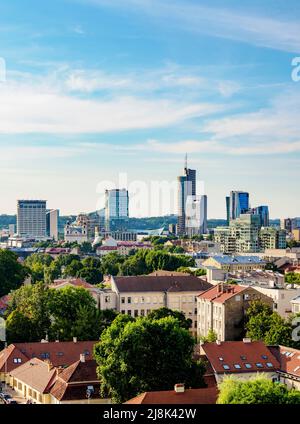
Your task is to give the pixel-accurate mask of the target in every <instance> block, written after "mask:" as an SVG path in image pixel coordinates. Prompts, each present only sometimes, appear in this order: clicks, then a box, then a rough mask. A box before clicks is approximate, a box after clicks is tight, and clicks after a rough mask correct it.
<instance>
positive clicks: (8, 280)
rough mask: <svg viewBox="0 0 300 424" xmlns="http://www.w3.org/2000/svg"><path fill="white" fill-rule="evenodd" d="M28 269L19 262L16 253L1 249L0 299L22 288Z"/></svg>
mask: <svg viewBox="0 0 300 424" xmlns="http://www.w3.org/2000/svg"><path fill="white" fill-rule="evenodd" d="M27 275H28V269H27V268H26V267H24V266H23V265H21V264H20V263H19V262H18V257H17V255H16V254H15V253H13V252H10V251H9V250H6V249H4V250H3V249H0V297H2V296H4V295H6V294H8V293H10V291H11V290H15V289H17V288H19V287H20V286H21V284H22V283H23V281H24V280H25V278H26V277H27Z"/></svg>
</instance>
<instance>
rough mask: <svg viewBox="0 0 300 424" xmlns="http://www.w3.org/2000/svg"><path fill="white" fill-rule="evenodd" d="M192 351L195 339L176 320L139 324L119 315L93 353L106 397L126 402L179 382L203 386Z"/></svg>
mask: <svg viewBox="0 0 300 424" xmlns="http://www.w3.org/2000/svg"><path fill="white" fill-rule="evenodd" d="M193 347H194V340H193V338H192V336H191V335H190V334H189V332H188V331H187V330H186V329H184V328H183V327H182V326H181V325H180V322H179V320H178V319H176V318H174V317H172V316H168V317H165V318H161V319H158V320H156V319H151V317H150V319H149V318H148V317H147V318H138V319H136V320H134V318H131V317H130V316H127V315H119V316H118V317H117V318H116V319H115V320H114V321H113V323H112V325H111V326H110V327H108V328H107V329H106V330H105V331H104V332H103V333H102V335H101V337H100V342H99V343H98V344H96V346H95V349H94V356H95V358H96V360H97V363H98V376H99V379H100V382H101V393H102V395H108V396H111V397H112V399H113V401H114V402H124V401H126V400H128V399H130V398H132V397H134V396H136V395H138V394H140V393H142V392H145V391H151V390H169V389H171V388H173V387H174V384H176V383H178V382H181V383H186V385H187V386H193V387H201V386H203V384H204V383H203V379H202V376H203V372H204V365H203V364H200V363H194V362H193V360H192V352H193ZM195 380H196V381H195Z"/></svg>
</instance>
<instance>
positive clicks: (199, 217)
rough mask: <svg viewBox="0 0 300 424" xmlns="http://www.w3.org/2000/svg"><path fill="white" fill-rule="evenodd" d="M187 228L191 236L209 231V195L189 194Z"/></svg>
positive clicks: (186, 212) (186, 211) (186, 215)
mask: <svg viewBox="0 0 300 424" xmlns="http://www.w3.org/2000/svg"><path fill="white" fill-rule="evenodd" d="M185 229H186V234H187V235H188V236H190V237H192V236H194V235H200V234H206V233H207V196H206V195H202V196H187V200H186V209H185Z"/></svg>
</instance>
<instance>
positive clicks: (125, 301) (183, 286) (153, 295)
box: [110, 275, 211, 335]
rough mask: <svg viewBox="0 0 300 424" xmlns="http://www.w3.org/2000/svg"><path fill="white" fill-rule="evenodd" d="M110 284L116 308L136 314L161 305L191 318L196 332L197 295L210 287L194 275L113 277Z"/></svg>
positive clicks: (193, 330) (141, 313)
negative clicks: (114, 296) (114, 295)
mask: <svg viewBox="0 0 300 424" xmlns="http://www.w3.org/2000/svg"><path fill="white" fill-rule="evenodd" d="M110 285H111V290H112V292H114V293H115V294H116V298H117V301H116V309H117V311H119V312H121V313H123V314H129V315H131V316H134V317H138V316H146V315H147V314H148V313H149V312H151V311H152V310H154V309H158V308H162V307H166V308H169V309H173V310H176V311H180V312H183V313H184V315H185V317H186V318H189V319H191V321H192V328H191V332H192V334H193V335H196V334H197V296H198V295H199V294H200V293H202V292H203V291H205V290H207V289H209V288H210V287H211V284H209V283H207V282H206V281H204V280H202V279H201V278H198V277H195V276H193V275H164V276H157V275H151V276H149V275H147V276H144V275H141V276H136V277H110Z"/></svg>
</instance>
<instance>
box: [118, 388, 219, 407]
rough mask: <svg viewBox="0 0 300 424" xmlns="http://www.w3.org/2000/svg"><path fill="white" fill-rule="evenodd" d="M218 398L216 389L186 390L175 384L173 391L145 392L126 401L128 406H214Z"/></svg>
mask: <svg viewBox="0 0 300 424" xmlns="http://www.w3.org/2000/svg"><path fill="white" fill-rule="evenodd" d="M217 397H218V391H217V388H216V387H207V388H203V389H186V388H185V386H184V384H175V387H174V390H163V391H156V392H145V393H142V394H141V395H139V396H136V397H134V398H133V399H130V400H128V401H127V402H125V404H128V405H151V404H152V405H163V404H165V405H168V404H169V405H176V404H177V405H178V404H179V405H184V404H186V405H188V404H194V405H204V404H215V403H216V401H217Z"/></svg>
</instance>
